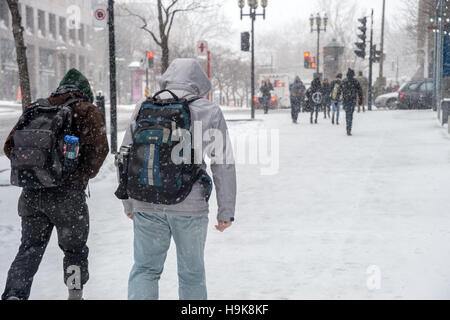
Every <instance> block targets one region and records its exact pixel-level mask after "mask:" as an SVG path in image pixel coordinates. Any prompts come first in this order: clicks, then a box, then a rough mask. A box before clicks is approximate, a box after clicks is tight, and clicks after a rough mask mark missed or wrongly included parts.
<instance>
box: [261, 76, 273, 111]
mask: <svg viewBox="0 0 450 320" xmlns="http://www.w3.org/2000/svg"><path fill="white" fill-rule="evenodd" d="M273 90H274V89H273V85H272V83H271V82H270V79H269V78H267V79H266V80H265V81H264V83H263V85H262V86H261V89H260V91H261V93H262V98H263V104H264V113H265V114H267V113H268V112H269V106H270V99H272V94H271V93H270V92H271V91H273Z"/></svg>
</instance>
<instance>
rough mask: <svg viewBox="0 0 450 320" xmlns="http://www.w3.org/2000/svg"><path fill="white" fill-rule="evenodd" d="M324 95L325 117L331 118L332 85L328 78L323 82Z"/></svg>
mask: <svg viewBox="0 0 450 320" xmlns="http://www.w3.org/2000/svg"><path fill="white" fill-rule="evenodd" d="M322 97H323V103H322V106H323V114H324V119H326V118H327V116H328V118H331V114H330V111H331V110H330V106H331V86H330V82H329V81H328V79H325V80H323V83H322Z"/></svg>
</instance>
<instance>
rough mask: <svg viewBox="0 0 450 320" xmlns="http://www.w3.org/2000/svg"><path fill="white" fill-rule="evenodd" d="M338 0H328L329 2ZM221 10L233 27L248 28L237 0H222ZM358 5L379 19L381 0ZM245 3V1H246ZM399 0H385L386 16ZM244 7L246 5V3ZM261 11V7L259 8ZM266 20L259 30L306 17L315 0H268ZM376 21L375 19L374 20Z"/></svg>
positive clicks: (313, 10) (312, 10) (365, 0)
mask: <svg viewBox="0 0 450 320" xmlns="http://www.w3.org/2000/svg"><path fill="white" fill-rule="evenodd" d="M336 1H339V0H329V2H330V3H332V2H336ZM224 2H225V5H224V7H223V10H224V12H225V14H226V15H227V16H228V17H229V18H230V19H231V20H232V22H233V27H234V28H237V29H240V30H246V29H249V28H250V19H249V18H248V17H245V18H244V20H243V21H242V22H241V20H240V14H239V12H240V11H239V8H238V6H237V3H238V1H237V0H224ZM358 2H359V5H360V6H362V7H365V8H367V12H369V10H370V9H371V8H373V9H374V10H375V19H376V20H380V19H381V8H382V0H359V1H358ZM246 3H247V1H246ZM400 5H401V0H386V14H387V18H388V19H389V18H391V17H393V16H394V15H395V12H396V10H397V9H398V8H399V7H400ZM246 8H248V7H247V5H246ZM259 10H260V11H261V10H262V9H261V8H259ZM266 13H267V17H266V20H265V21H263V20H262V19H258V21H257V23H256V28H258V30H260V31H264V30H267V29H268V28H270V29H273V28H277V27H282V26H283V24H284V23H285V22H286V21H292V20H294V19H296V18H297V17H299V16H300V17H302V18H308V17H309V16H310V15H311V13H314V14H315V13H317V1H315V0H269V6H268V8H267V11H266ZM376 22H377V21H376Z"/></svg>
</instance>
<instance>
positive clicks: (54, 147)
mask: <svg viewBox="0 0 450 320" xmlns="http://www.w3.org/2000/svg"><path fill="white" fill-rule="evenodd" d="M80 101H81V99H77V98H73V99H70V100H68V101H67V102H66V103H64V104H63V105H61V106H53V105H51V104H50V102H49V101H48V100H47V99H39V100H37V101H36V102H35V103H34V104H32V105H30V106H29V107H28V108H27V109H26V110H25V111H24V113H23V114H22V116H21V117H20V118H19V121H18V123H17V127H16V130H15V131H14V133H13V136H12V140H13V145H14V147H13V149H12V151H11V156H10V159H11V184H12V185H14V186H17V187H22V188H28V189H42V188H53V187H59V186H61V185H62V183H63V182H64V179H65V178H66V177H67V175H68V174H71V173H73V170H75V169H76V166H72V169H68V168H66V167H65V166H64V154H63V149H64V137H65V136H66V135H71V134H72V120H73V111H72V108H71V105H73V104H75V103H78V102H80Z"/></svg>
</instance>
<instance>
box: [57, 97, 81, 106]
mask: <svg viewBox="0 0 450 320" xmlns="http://www.w3.org/2000/svg"><path fill="white" fill-rule="evenodd" d="M82 101H83V99H80V98H72V99H69V100H67V101H66V102H64V104H62V105H61V106H62V108H66V107H68V108H72V105H74V104H77V103H79V102H82Z"/></svg>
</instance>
